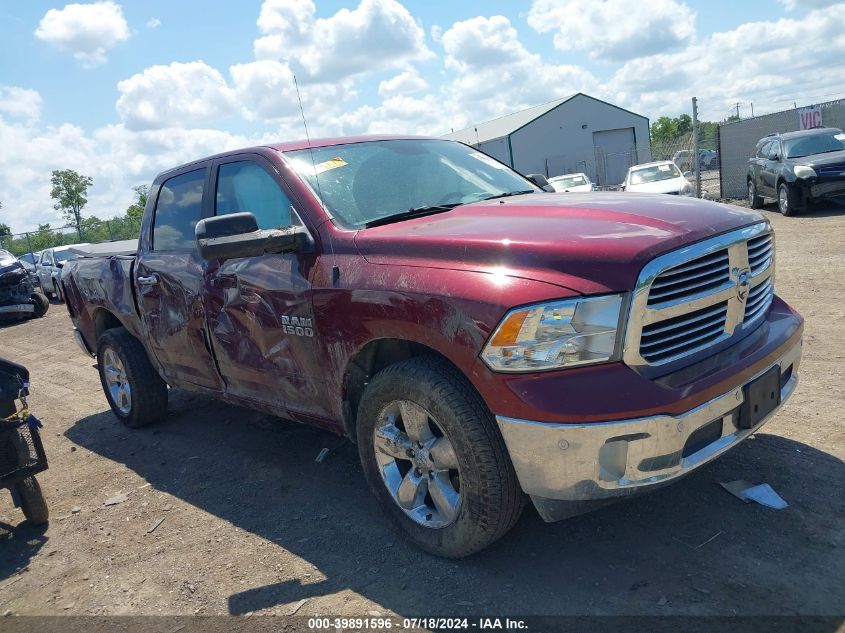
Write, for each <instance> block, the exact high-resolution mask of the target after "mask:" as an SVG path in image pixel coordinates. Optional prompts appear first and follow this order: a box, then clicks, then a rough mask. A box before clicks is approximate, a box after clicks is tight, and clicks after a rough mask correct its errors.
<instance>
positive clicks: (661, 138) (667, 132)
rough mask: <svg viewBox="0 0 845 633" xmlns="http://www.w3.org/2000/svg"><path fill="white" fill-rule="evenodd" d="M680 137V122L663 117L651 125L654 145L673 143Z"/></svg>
mask: <svg viewBox="0 0 845 633" xmlns="http://www.w3.org/2000/svg"><path fill="white" fill-rule="evenodd" d="M677 136H678V120H677V119H673V118H670V117H668V116H662V117H660V118H659V119H657V121H655V122H654V123H652V124H651V142H652V143H671V142H672V141H674V140H675V138H676V137H677Z"/></svg>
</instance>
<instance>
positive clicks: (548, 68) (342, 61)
mask: <svg viewBox="0 0 845 633" xmlns="http://www.w3.org/2000/svg"><path fill="white" fill-rule="evenodd" d="M843 27H845V4H843V3H842V2H833V1H831V0H778V1H774V0H771V1H769V2H763V1H758V0H743V1H742V2H737V1H736V0H734V1H732V2H730V1H726V0H709V1H707V2H691V1H690V2H686V3H685V2H681V1H680V0H651V1H650V2H648V3H640V2H625V1H623V0H608V1H607V2H602V3H600V2H590V3H585V2H584V1H583V0H533V1H528V0H526V1H524V2H505V1H502V0H490V1H487V2H479V1H475V0H471V1H461V2H423V1H411V0H408V1H406V2H399V1H398V0H359V1H355V2H337V1H323V0H316V1H314V2H312V0H264V1H262V0H241V1H239V2H222V1H220V2H209V1H207V0H206V1H203V2H198V1H193V0H178V1H174V0H169V1H168V2H164V1H161V0H150V1H145V2H130V1H126V2H120V1H119V0H113V1H100V2H83V3H78V4H71V5H65V4H63V3H61V2H58V3H57V2H49V1H30V2H23V1H20V2H4V3H3V4H2V5H0V144H2V146H3V148H4V150H3V153H2V156H0V201H2V203H3V210H2V211H0V221H2V222H5V223H7V224H10V225H11V226H12V228H13V229H14V230H24V229H31V228H33V227H34V226H35V225H37V224H38V223H41V222H53V224H54V225H56V224H57V223H58V218H57V217H56V213H55V211H53V210H52V208H51V207H52V204H51V201H50V199H49V172H50V171H51V170H52V169H57V168H73V169H76V170H77V171H80V172H82V173H85V174H87V175H90V176H92V177H93V178H94V182H95V186H94V187H93V188H92V190H91V195H90V202H89V205H88V207H87V208H86V212H87V213H88V214H96V215H97V216H98V217H109V216H111V215H115V214H118V213H120V212H122V210H123V209H125V208H126V206H127V205H128V204H129V203H130V201H131V187H132V186H133V185H136V184H141V183H145V182H149V181H150V180H151V179H152V177H153V176H154V175H155V173H157V172H158V171H160V170H162V169H165V168H167V167H169V166H172V165H173V164H177V163H179V162H182V161H185V160H189V159H191V158H195V157H197V156H202V155H203V154H206V153H212V152H215V151H220V150H223V149H228V148H231V147H237V146H239V145H249V144H252V143H255V142H262V141H267V140H271V139H284V138H291V137H297V138H298V137H300V136H302V132H301V130H302V127H301V121H300V120H299V116H298V106H296V101H295V94H294V93H293V92H292V81H291V78H292V76H293V74H296V76H297V78H298V80H299V83H300V86H301V89H302V96H303V100H304V104H305V110H306V115H307V117H308V119H309V121H308V122H309V127H310V129H311V130H312V132H313V133H316V134H324V135H335V134H355V133H366V132H415V133H426V134H442V133H445V132H448V131H449V129H452V128H455V129H457V128H459V127H463V126H465V125H468V124H470V123H473V122H479V121H483V120H486V119H488V118H491V117H494V116H499V115H502V114H506V113H508V112H510V111H513V110H515V109H520V108H523V107H528V106H531V105H535V104H537V103H541V102H543V101H548V100H551V99H554V98H557V97H561V96H564V95H567V94H571V93H573V92H577V91H582V92H586V93H588V94H592V95H595V96H597V97H599V98H602V99H604V100H607V101H611V102H613V103H617V104H619V105H621V106H622V107H626V108H629V109H632V110H634V111H636V112H639V113H641V114H644V115H645V116H647V117H649V118H651V119H652V120H654V119H656V118H657V117H658V116H661V115H664V114H668V115H672V116H676V115H678V114H680V113H683V112H689V109H690V106H689V103H690V97H692V96H698V98H699V102H700V108H701V111H702V114H703V118H705V119H712V120H719V119H723V118H725V117H726V116H727V115H728V114H729V113H730V109H731V107H732V104H733V103H735V102H740V103H741V113H742V114H745V115H747V114H750V108H749V104H750V103H751V102H754V107H755V112H756V113H758V114H759V113H763V112H770V111H775V110H779V109H784V108H786V107H789V106H791V104H792V101H797V102H799V105H800V104H802V103H804V104H806V103H811V102H815V101H822V100H827V99H832V98H835V97H845V35H843V33H845V28H843Z"/></svg>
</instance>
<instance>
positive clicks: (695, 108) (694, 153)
mask: <svg viewBox="0 0 845 633" xmlns="http://www.w3.org/2000/svg"><path fill="white" fill-rule="evenodd" d="M692 156H693V161H694V162H693V164H694V165H695V168H694V169H695V197H696V198H700V197H701V169H700V163H701V160H700V159H699V156H698V99H697V98H695V97H693V98H692Z"/></svg>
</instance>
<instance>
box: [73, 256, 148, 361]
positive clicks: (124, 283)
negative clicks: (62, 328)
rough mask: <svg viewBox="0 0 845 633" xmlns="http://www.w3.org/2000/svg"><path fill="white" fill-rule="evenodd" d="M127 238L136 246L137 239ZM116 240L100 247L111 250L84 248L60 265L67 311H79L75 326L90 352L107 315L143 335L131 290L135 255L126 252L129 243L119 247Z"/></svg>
mask: <svg viewBox="0 0 845 633" xmlns="http://www.w3.org/2000/svg"><path fill="white" fill-rule="evenodd" d="M127 242H131V243H134V246H135V248H136V249H137V243H138V242H137V240H127ZM119 244H121V243H112V245H111V248H110V249H105V248H103V249H101V250H103V251H106V250H109V251H114V252H106V253H104V254H102V255H95V253H94V252H91V250H89V249H88V248H86V249H85V250H86V255H83V256H82V257H80V258H78V259H75V260H71V261H69V262H68V263H67V264H66V265H65V267H64V268H63V269H62V285H63V286H64V290H65V301H66V302H67V309H68V312H70V313H71V316H73V315H79V321H78V324H77V328H78V330H79V332H80V334H81V335H82V338H83V339H84V341H85V344H86V346H87V348H88V350H89V351H91V352H95V351H96V344H97V338H98V336H99V333H100V331H101V329H102V327H103V325H104V323H103V319H105V318H107V317H108V318H110V319H114V318H117V319H118V320H119V321H120V323H121V325H123V327H125V328H126V329H127V330H129V332H130V333H132V334H133V335H134V336H136V337H138V338H139V339H140V340H143V339H144V334H143V332H142V329H141V319H140V315H139V313H138V307H137V305H136V303H135V296H134V291H133V286H134V267H135V256H134V254H126V253H127V250H128V251H130V253H131V252H132V249H131V247H130V248H129V249H127V248H125V247H124V248H121V247H120V246H119ZM123 244H126V243H123ZM115 245H117V246H118V247H117V248H115ZM93 246H95V247H96V246H101V247H106V246H110V245H109V244H101V245H93ZM93 250H96V249H93Z"/></svg>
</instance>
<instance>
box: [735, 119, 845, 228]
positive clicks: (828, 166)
mask: <svg viewBox="0 0 845 633" xmlns="http://www.w3.org/2000/svg"><path fill="white" fill-rule="evenodd" d="M747 184H748V203H749V204H750V205H751V208H752V209H759V208H760V207H761V206H763V203H764V202H765V198H774V199H776V200H777V203H778V210H779V211H780V212H781V213H782V214H783V215H787V216H788V215H794V214H795V213H798V212H799V211H802V210H803V209H805V208H806V207H807V203H809V202H814V201H817V200H833V201H835V202H845V134H843V133H842V130H840V129H838V128H816V129H813V130H802V131H800V132H786V133H784V134H769V135H768V136H766V137H764V138H761V139H760V140H759V141H758V142H757V149H756V151H755V153H754V156H753V157H752V158H750V159H749V161H748V176H747Z"/></svg>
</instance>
